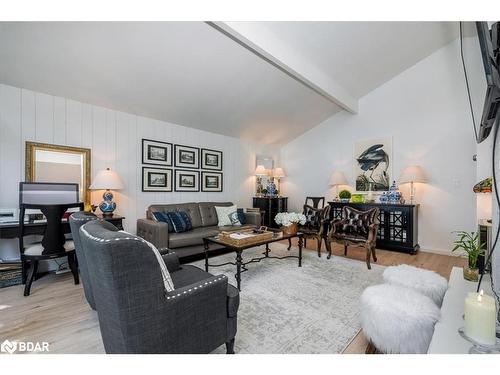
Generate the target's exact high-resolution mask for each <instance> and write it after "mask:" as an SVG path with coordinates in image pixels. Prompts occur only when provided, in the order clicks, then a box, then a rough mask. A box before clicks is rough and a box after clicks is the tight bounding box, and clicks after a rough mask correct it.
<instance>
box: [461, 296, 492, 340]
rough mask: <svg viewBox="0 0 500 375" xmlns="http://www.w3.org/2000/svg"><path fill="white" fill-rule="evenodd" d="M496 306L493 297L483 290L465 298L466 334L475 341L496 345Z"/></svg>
mask: <svg viewBox="0 0 500 375" xmlns="http://www.w3.org/2000/svg"><path fill="white" fill-rule="evenodd" d="M495 325H496V306H495V300H494V298H493V297H491V296H488V295H486V294H484V293H483V291H482V290H481V292H480V293H469V295H468V296H467V298H466V299H465V334H466V335H467V336H469V337H470V338H471V339H474V340H475V341H477V342H479V343H481V344H485V345H494V344H495V342H496V337H495V329H496V326H495Z"/></svg>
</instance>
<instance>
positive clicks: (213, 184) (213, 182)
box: [201, 172, 223, 192]
mask: <svg viewBox="0 0 500 375" xmlns="http://www.w3.org/2000/svg"><path fill="white" fill-rule="evenodd" d="M222 185H223V176H222V173H217V172H201V191H212V192H221V191H222Z"/></svg>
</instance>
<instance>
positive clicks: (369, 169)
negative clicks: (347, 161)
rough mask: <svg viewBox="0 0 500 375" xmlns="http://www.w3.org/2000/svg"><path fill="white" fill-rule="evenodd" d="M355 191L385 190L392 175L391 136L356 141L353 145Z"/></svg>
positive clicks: (389, 184) (389, 183)
mask: <svg viewBox="0 0 500 375" xmlns="http://www.w3.org/2000/svg"><path fill="white" fill-rule="evenodd" d="M353 164H354V176H355V178H356V190H357V191H370V190H372V191H380V192H382V191H387V190H389V186H391V183H392V181H391V176H392V137H386V138H379V139H368V140H363V141H358V142H356V143H355V145H354V163H353Z"/></svg>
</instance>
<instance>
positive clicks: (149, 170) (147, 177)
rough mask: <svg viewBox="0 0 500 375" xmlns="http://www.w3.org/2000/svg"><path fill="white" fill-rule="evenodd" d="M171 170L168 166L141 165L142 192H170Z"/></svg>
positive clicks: (171, 185)
mask: <svg viewBox="0 0 500 375" xmlns="http://www.w3.org/2000/svg"><path fill="white" fill-rule="evenodd" d="M172 187H173V172H172V169H170V168H154V167H142V191H143V192H171V191H172Z"/></svg>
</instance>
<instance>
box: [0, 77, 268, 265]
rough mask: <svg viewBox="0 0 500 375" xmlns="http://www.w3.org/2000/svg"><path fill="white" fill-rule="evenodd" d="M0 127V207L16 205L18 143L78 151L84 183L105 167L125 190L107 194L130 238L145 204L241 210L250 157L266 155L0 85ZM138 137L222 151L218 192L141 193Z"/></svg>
mask: <svg viewBox="0 0 500 375" xmlns="http://www.w3.org/2000/svg"><path fill="white" fill-rule="evenodd" d="M0 121H1V126H0V181H1V182H2V183H1V184H0V207H16V206H17V199H18V198H17V195H18V183H19V181H21V180H24V152H25V141H36V142H46V143H56V144H63V145H68V146H75V147H86V148H90V149H91V150H92V176H95V175H96V173H97V172H98V171H99V170H101V169H104V168H107V167H110V168H112V169H116V170H117V171H118V173H119V174H120V176H121V177H122V179H123V182H124V185H125V188H124V189H123V190H121V191H119V192H114V193H115V197H116V201H117V204H118V209H117V213H118V214H122V215H124V216H125V217H126V220H125V222H124V224H125V229H126V230H127V231H130V232H135V230H136V220H137V218H142V217H144V216H145V211H146V209H147V207H148V206H149V205H150V204H153V203H174V202H186V201H227V200H231V201H233V202H235V203H238V204H239V205H240V206H241V207H249V206H250V205H251V203H252V201H251V197H252V195H253V189H254V178H253V177H252V174H253V170H254V168H255V155H256V154H259V153H267V154H269V152H267V151H266V150H268V146H265V145H260V144H252V143H249V142H246V141H240V140H238V139H235V138H230V137H225V136H222V135H218V134H213V133H209V132H205V131H201V130H196V129H191V128H187V127H184V126H179V125H175V124H170V123H166V122H163V121H158V120H153V119H150V118H145V117H142V116H136V115H133V114H128V113H124V112H118V111H114V110H110V109H106V108H102V107H97V106H93V105H90V104H86V103H80V102H77V101H74V100H70V99H66V98H60V97H53V96H51V95H46V94H42V93H35V92H33V91H29V90H25V89H19V88H16V87H12V86H7V85H0ZM143 138H148V139H153V140H158V141H162V142H170V143H172V144H175V143H177V144H183V145H188V146H194V147H199V148H200V149H201V148H212V149H216V150H220V151H222V152H223V153H224V166H223V168H224V169H223V173H224V191H223V192H222V193H207V192H201V191H200V192H197V193H194V192H193V193H184V192H183V193H181V192H172V193H143V192H142V149H141V146H142V144H141V140H142V139H143ZM172 169H174V167H172ZM101 195H102V191H96V192H93V193H92V202H93V203H94V204H98V203H99V202H100V201H101V199H102V197H101ZM1 249H2V244H0V250H1ZM1 256H2V254H1V252H0V257H1Z"/></svg>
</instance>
